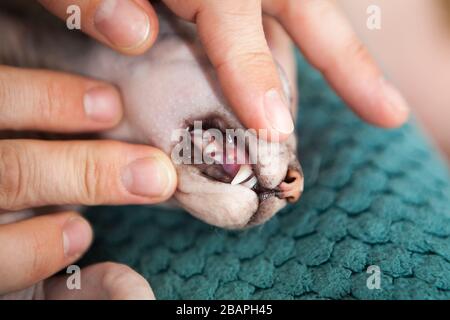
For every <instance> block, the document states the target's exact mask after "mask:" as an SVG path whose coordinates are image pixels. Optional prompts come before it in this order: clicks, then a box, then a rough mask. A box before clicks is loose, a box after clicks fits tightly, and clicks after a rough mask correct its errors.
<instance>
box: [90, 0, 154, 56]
mask: <svg viewBox="0 0 450 320" xmlns="http://www.w3.org/2000/svg"><path fill="white" fill-rule="evenodd" d="M94 24H95V27H96V29H97V30H98V31H99V32H100V33H101V34H103V35H104V36H105V37H106V38H107V39H108V40H109V41H110V42H111V43H112V44H113V45H115V46H117V47H119V48H123V49H131V48H137V47H139V46H140V45H141V44H142V43H144V42H145V41H146V40H147V39H148V37H149V35H150V19H149V17H148V15H147V14H146V13H145V12H144V10H143V9H142V8H140V7H139V6H138V5H137V4H136V3H135V2H134V1H131V0H103V1H102V2H101V4H100V5H99V6H98V8H97V12H96V14H95V17H94Z"/></svg>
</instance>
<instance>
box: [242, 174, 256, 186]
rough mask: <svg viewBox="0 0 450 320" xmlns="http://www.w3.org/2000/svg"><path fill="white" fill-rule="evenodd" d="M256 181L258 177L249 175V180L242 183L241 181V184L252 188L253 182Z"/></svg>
mask: <svg viewBox="0 0 450 320" xmlns="http://www.w3.org/2000/svg"><path fill="white" fill-rule="evenodd" d="M257 182H258V178H256V177H255V176H253V177H251V178H250V179H249V180H247V181H245V182H244V183H241V186H244V187H247V188H249V189H251V188H253V187H254V186H255V184H256V183H257Z"/></svg>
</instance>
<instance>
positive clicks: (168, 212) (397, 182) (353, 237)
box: [83, 58, 450, 299]
mask: <svg viewBox="0 0 450 320" xmlns="http://www.w3.org/2000/svg"><path fill="white" fill-rule="evenodd" d="M298 64H299V67H298V68H299V71H298V74H299V78H300V79H299V90H300V96H301V99H300V106H301V107H300V111H301V112H300V114H299V119H298V126H297V127H298V128H297V134H298V136H299V143H300V145H299V158H300V161H301V163H302V165H303V170H304V174H305V193H304V194H303V196H302V198H301V199H300V201H299V202H298V203H296V204H294V205H289V206H287V207H286V208H285V209H284V210H282V211H281V212H279V213H278V214H277V215H276V216H275V217H274V218H272V219H271V220H270V221H269V222H267V223H266V224H264V225H263V226H260V227H256V228H253V229H250V230H246V231H240V232H238V231H226V230H221V229H218V228H214V227H211V226H209V225H206V224H204V223H202V222H200V221H198V220H196V219H195V218H193V217H191V216H190V215H189V214H187V213H186V212H184V211H183V210H181V209H167V208H161V207H145V206H139V207H137V206H131V207H97V208H91V209H90V210H89V211H88V213H87V216H88V217H89V219H90V220H91V221H92V223H93V225H94V228H95V232H96V239H95V242H94V245H93V247H92V249H91V250H90V252H89V253H88V255H87V257H86V258H85V259H84V261H83V263H84V264H87V263H93V262H98V261H106V260H109V261H117V262H121V263H125V264H127V265H129V266H131V267H132V268H134V269H135V270H137V271H138V272H139V273H141V274H142V275H143V276H144V277H145V278H146V279H148V280H149V282H150V284H151V286H152V288H153V291H154V292H155V295H156V297H157V298H159V299H450V178H449V175H448V171H447V167H446V166H445V164H444V163H443V161H442V160H441V159H440V158H439V156H438V154H437V152H436V151H435V150H434V149H433V147H432V146H430V144H429V143H428V142H427V141H426V139H425V138H424V136H423V135H422V134H421V133H420V131H419V130H418V129H417V127H416V126H415V125H414V124H413V123H409V124H407V125H406V126H404V127H403V128H401V129H398V130H389V131H388V130H382V129H377V128H374V127H371V126H369V125H367V124H364V123H363V122H362V121H360V120H359V119H357V117H356V116H354V115H353V114H352V113H351V112H350V111H349V110H348V108H347V107H345V105H344V104H343V103H342V101H341V100H339V98H337V97H336V96H335V94H334V93H333V92H332V91H331V90H330V89H329V88H328V87H327V85H326V84H325V82H324V81H323V79H322V78H321V76H320V75H319V74H318V73H317V72H315V71H313V70H312V69H311V68H310V67H309V66H307V65H306V63H305V62H304V61H303V60H302V59H300V58H299V59H298ZM369 266H377V267H378V268H379V271H380V276H381V278H380V289H376V288H374V287H373V285H375V284H376V283H375V282H373V277H374V276H376V273H368V272H367V269H368V268H369ZM377 267H375V268H377ZM370 270H371V269H369V271H370ZM371 276H372V277H371ZM368 283H369V286H368ZM375 287H376V285H375Z"/></svg>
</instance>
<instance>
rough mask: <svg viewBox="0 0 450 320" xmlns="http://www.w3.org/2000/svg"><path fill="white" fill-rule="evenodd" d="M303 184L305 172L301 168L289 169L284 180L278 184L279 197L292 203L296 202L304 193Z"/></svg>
mask: <svg viewBox="0 0 450 320" xmlns="http://www.w3.org/2000/svg"><path fill="white" fill-rule="evenodd" d="M303 184H304V178H303V173H302V172H301V171H299V170H295V169H288V171H287V173H286V177H285V178H284V181H283V182H282V183H280V185H279V186H278V188H279V190H280V192H279V193H278V197H279V198H283V199H286V200H287V201H288V202H290V203H293V202H296V201H297V200H298V199H299V198H300V196H301V195H302V193H303Z"/></svg>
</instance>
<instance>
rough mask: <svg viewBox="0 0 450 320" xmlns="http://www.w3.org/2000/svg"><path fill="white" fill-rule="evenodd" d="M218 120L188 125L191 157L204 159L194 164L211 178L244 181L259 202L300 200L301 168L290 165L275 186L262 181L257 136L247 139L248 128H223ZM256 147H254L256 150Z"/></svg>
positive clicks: (233, 182) (234, 181) (235, 183)
mask: <svg viewBox="0 0 450 320" xmlns="http://www.w3.org/2000/svg"><path fill="white" fill-rule="evenodd" d="M221 127H222V125H221V124H219V123H218V121H214V120H209V121H207V122H206V127H204V126H202V128H201V129H196V128H194V127H192V126H190V127H189V128H187V130H188V132H189V133H190V137H191V157H192V159H193V158H195V156H197V157H198V156H199V155H200V157H201V158H202V160H203V161H200V163H196V164H194V165H195V166H196V167H197V168H198V169H199V170H200V172H201V173H202V174H203V175H204V176H205V177H207V178H209V179H212V180H214V181H218V182H222V183H225V184H231V185H241V186H244V187H246V188H249V189H251V190H253V191H254V192H255V193H256V194H257V195H258V199H259V202H260V203H262V202H263V201H265V200H267V199H269V198H271V197H277V198H279V199H286V200H287V201H288V202H296V201H297V200H298V199H299V198H300V196H301V194H302V192H303V182H304V179H303V172H302V171H301V168H288V169H287V172H286V174H285V178H284V180H283V181H282V182H281V183H280V184H279V185H278V186H277V187H275V188H267V187H264V185H263V184H262V183H261V178H262V177H261V175H262V173H260V172H258V170H256V169H255V164H256V161H257V155H255V154H254V152H255V150H257V148H254V147H253V148H252V146H251V144H252V143H257V142H256V140H257V139H256V137H255V136H254V138H255V139H253V140H252V139H246V138H248V136H246V135H245V134H246V133H245V132H243V131H235V130H234V129H229V130H227V129H225V130H224V129H223V128H221ZM252 150H253V151H252Z"/></svg>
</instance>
